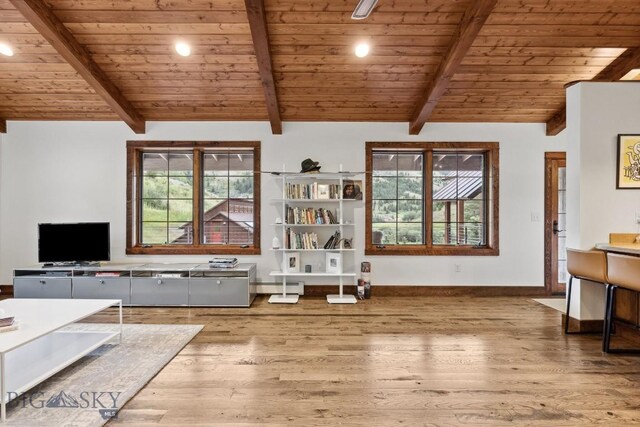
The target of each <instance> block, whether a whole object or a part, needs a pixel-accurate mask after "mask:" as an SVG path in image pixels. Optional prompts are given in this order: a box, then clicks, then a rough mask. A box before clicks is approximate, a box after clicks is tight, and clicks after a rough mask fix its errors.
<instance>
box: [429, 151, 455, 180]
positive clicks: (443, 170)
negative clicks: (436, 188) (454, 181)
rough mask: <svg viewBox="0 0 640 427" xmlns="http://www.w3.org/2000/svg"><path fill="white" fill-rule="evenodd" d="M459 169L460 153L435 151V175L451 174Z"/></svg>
mask: <svg viewBox="0 0 640 427" xmlns="http://www.w3.org/2000/svg"><path fill="white" fill-rule="evenodd" d="M457 169H458V155H457V154H447V153H442V152H440V153H438V152H434V153H433V176H434V177H436V176H450V175H451V173H452V172H454V174H453V176H455V172H456V171H457Z"/></svg>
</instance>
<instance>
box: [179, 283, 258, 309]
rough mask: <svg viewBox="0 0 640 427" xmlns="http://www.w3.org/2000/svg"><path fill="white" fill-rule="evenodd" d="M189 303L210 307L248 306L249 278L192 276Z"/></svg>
mask: <svg viewBox="0 0 640 427" xmlns="http://www.w3.org/2000/svg"><path fill="white" fill-rule="evenodd" d="M189 286H190V291H189V304H190V305H193V306H198V305H205V306H210V307H215V306H222V307H248V306H249V304H250V301H249V280H248V279H247V278H243V279H230V278H215V277H205V278H193V277H192V278H191V279H190V282H189Z"/></svg>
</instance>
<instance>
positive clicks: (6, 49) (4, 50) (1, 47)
mask: <svg viewBox="0 0 640 427" xmlns="http://www.w3.org/2000/svg"><path fill="white" fill-rule="evenodd" d="M0 53H1V54H3V55H6V56H13V49H11V47H10V46H9V45H8V44H5V43H0Z"/></svg>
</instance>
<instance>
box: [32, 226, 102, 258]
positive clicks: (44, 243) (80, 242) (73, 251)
mask: <svg viewBox="0 0 640 427" xmlns="http://www.w3.org/2000/svg"><path fill="white" fill-rule="evenodd" d="M109 239H110V233H109V223H108V222H78V223H66V224H38V262H44V263H51V262H64V263H87V262H96V261H109V259H110V240H109Z"/></svg>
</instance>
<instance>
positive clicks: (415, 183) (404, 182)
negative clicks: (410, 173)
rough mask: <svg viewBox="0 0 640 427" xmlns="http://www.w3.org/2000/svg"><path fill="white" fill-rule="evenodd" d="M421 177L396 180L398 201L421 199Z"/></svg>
mask: <svg viewBox="0 0 640 427" xmlns="http://www.w3.org/2000/svg"><path fill="white" fill-rule="evenodd" d="M422 186H423V181H422V177H419V178H398V199H422Z"/></svg>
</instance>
